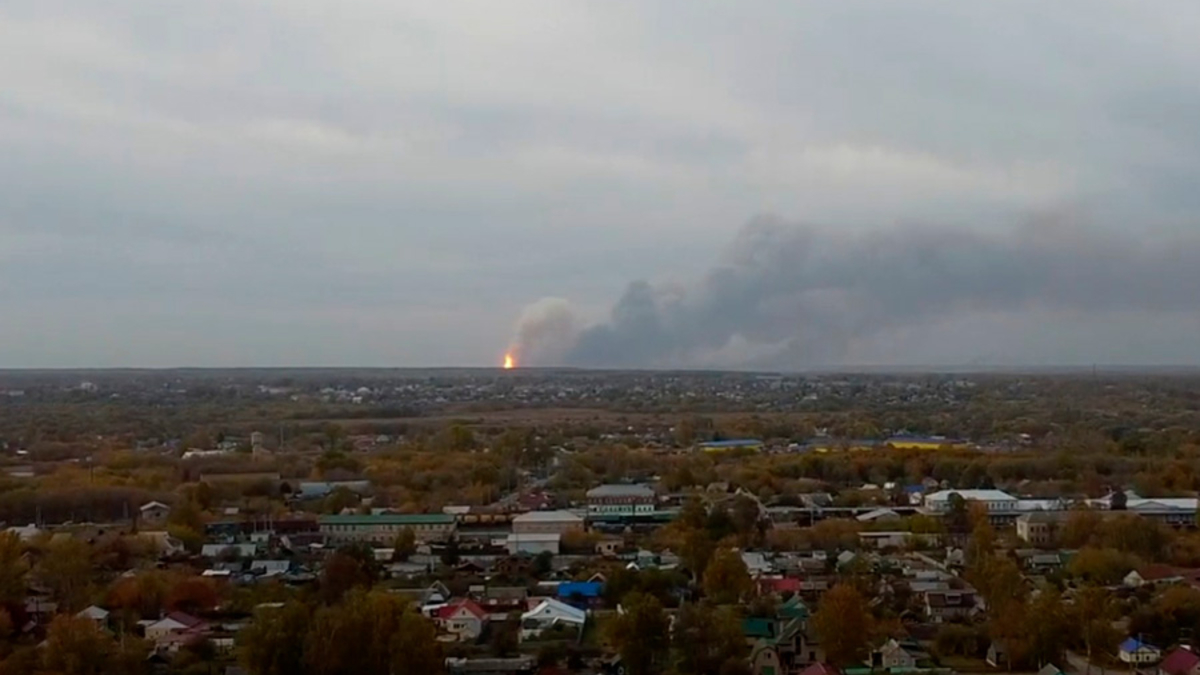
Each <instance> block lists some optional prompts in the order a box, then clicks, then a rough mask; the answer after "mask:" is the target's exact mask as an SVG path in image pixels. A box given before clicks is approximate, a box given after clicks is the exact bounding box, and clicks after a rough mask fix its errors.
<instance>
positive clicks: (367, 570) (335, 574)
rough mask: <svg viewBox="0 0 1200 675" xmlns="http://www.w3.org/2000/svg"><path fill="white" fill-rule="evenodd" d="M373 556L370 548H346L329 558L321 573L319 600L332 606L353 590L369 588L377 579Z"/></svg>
mask: <svg viewBox="0 0 1200 675" xmlns="http://www.w3.org/2000/svg"><path fill="white" fill-rule="evenodd" d="M377 567H378V565H377V563H376V562H375V555H374V553H373V552H372V551H371V549H370V548H364V547H362V546H346V547H343V548H341V549H338V550H337V551H335V552H334V554H333V555H331V556H329V560H328V562H326V563H325V569H324V570H322V571H321V579H320V593H321V599H322V600H324V601H325V602H326V603H327V604H333V603H335V602H338V601H339V600H341V599H342V596H343V595H345V594H346V593H348V592H349V591H350V590H351V589H353V588H370V587H371V586H372V585H373V584H374V583H375V581H376V579H377V578H378V573H377V572H378V570H377Z"/></svg>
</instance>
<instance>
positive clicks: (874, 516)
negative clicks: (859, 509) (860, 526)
mask: <svg viewBox="0 0 1200 675" xmlns="http://www.w3.org/2000/svg"><path fill="white" fill-rule="evenodd" d="M899 517H900V514H899V513H896V512H895V511H893V510H891V509H888V508H881V509H875V510H874V511H868V512H866V513H864V514H862V515H861V516H858V520H859V521H861V522H864V523H865V522H867V521H871V520H878V519H880V518H899Z"/></svg>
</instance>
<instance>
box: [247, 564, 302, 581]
mask: <svg viewBox="0 0 1200 675" xmlns="http://www.w3.org/2000/svg"><path fill="white" fill-rule="evenodd" d="M291 570H292V563H291V561H290V560H255V561H252V562H251V563H250V573H251V574H254V575H257V576H259V577H262V578H265V579H271V578H274V577H281V576H283V575H285V574H287V573H288V572H290V571H291Z"/></svg>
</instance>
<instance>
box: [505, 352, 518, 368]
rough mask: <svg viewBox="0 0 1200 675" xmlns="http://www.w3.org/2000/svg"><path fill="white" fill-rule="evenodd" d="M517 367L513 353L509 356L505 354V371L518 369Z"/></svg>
mask: <svg viewBox="0 0 1200 675" xmlns="http://www.w3.org/2000/svg"><path fill="white" fill-rule="evenodd" d="M516 367H517V360H516V359H515V358H513V355H512V353H511V352H510V353H508V354H505V355H504V369H505V370H512V369H513V368H516Z"/></svg>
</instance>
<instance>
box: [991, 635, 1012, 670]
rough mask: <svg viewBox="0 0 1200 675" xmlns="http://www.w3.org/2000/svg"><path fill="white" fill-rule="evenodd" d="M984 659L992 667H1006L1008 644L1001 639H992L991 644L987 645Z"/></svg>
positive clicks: (1007, 662) (1007, 663)
mask: <svg viewBox="0 0 1200 675" xmlns="http://www.w3.org/2000/svg"><path fill="white" fill-rule="evenodd" d="M986 660H987V664H988V665H989V666H991V667H993V668H1008V667H1009V654H1008V645H1006V644H1005V643H1004V641H1003V640H992V644H990V645H988V650H987V659H986Z"/></svg>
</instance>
